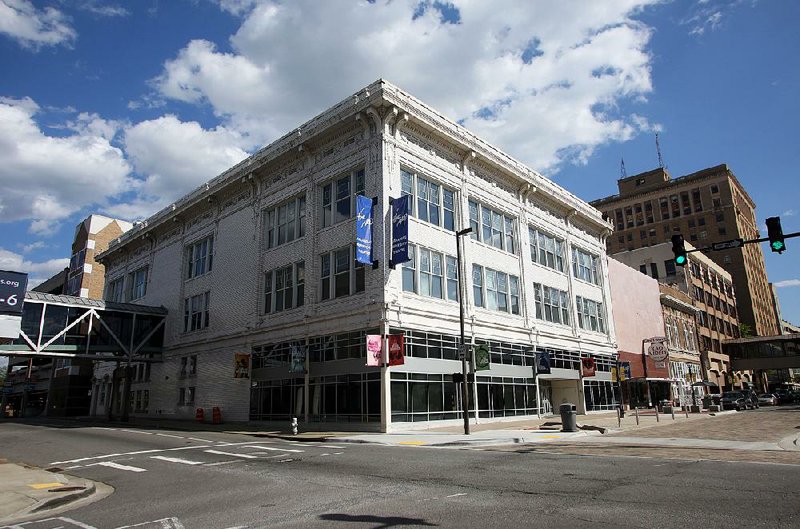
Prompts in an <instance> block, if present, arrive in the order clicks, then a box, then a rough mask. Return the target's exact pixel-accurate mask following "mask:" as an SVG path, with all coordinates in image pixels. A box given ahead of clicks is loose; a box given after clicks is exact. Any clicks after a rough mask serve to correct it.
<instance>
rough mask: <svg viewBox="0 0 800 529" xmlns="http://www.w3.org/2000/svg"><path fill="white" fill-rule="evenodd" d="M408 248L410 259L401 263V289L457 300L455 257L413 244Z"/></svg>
mask: <svg viewBox="0 0 800 529" xmlns="http://www.w3.org/2000/svg"><path fill="white" fill-rule="evenodd" d="M408 250H409V256H410V257H411V260H410V261H407V262H405V263H403V290H404V291H406V292H414V293H416V294H421V295H423V296H430V297H432V298H439V299H449V300H450V301H458V267H457V265H456V258H455V257H452V256H450V255H446V254H441V253H438V252H434V251H431V250H428V249H427V248H422V247H417V246H414V245H410V246H409V248H408Z"/></svg>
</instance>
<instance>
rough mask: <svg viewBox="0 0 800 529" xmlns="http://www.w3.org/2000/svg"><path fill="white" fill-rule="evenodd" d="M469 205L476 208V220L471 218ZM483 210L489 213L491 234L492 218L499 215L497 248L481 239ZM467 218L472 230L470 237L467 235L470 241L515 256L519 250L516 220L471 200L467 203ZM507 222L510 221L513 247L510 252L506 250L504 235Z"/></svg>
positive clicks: (505, 237) (505, 235) (506, 244)
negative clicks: (498, 242)
mask: <svg viewBox="0 0 800 529" xmlns="http://www.w3.org/2000/svg"><path fill="white" fill-rule="evenodd" d="M470 204H475V205H476V206H477V217H478V218H477V219H473V218H472V217H471V212H470V209H469V206H470ZM484 209H485V210H488V211H489V218H490V221H491V222H492V226H491V229H492V231H493V232H494V221H493V219H494V216H493V215H499V216H500V246H499V247H498V246H495V245H494V244H492V242H491V241H490V242H486V241H485V240H484V237H483V226H484V224H483V210H484ZM467 216H468V217H469V222H470V227H471V228H472V233H470V235H469V236H470V239H472V240H475V241H478V242H480V243H482V244H485V245H487V246H491V247H492V248H496V249H498V250H501V251H503V252H507V253H510V254H512V255H517V251H518V250H519V236H518V235H517V233H516V231H517V219H516V218H515V217H512V216H509V215H506V214H505V213H503V212H502V211H500V210H497V209H494V208H491V207H489V206H486V205H484V204H483V203H482V202H479V201H478V200H472V199H469V200H468V201H467ZM507 221H511V238H512V241H513V245H514V248H513V249H511V250H509V249H508V248H507V247H508V241H507V234H506V222H507Z"/></svg>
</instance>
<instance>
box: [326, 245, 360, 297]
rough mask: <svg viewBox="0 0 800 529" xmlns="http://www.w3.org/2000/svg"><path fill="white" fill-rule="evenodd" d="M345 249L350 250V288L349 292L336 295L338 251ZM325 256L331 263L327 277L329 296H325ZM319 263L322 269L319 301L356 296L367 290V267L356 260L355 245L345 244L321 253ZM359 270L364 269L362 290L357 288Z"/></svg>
mask: <svg viewBox="0 0 800 529" xmlns="http://www.w3.org/2000/svg"><path fill="white" fill-rule="evenodd" d="M344 249H347V250H348V251H349V256H348V277H349V290H348V293H347V294H341V295H339V296H337V295H336V253H337V252H340V251H342V250H344ZM325 256H327V257H328V260H329V264H330V266H329V268H328V272H329V275H328V276H327V278H328V279H329V284H328V296H327V297H324V296H323V290H324V288H323V286H322V285H323V283H324V279H325V277H324V276H323V275H322V271H323V267H322V260H323V258H324V257H325ZM319 263H320V269H319V274H320V275H319V289H320V295H319V301H320V303H323V302H326V301H332V300H335V299H339V298H344V297H348V296H354V295H356V294H361V293H363V292H364V291H365V290H366V267H365V266H364V264H363V263H359V262H358V261H356V259H355V246H354V245H350V246H343V247H341V248H335V249H333V250H331V251H330V252H326V253H324V254H320V255H319ZM359 270H362V273H363V274H364V289H362V290H356V288H357V284H358V280H357V275H358V273H359ZM340 273H344V272H340Z"/></svg>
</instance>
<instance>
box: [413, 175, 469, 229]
mask: <svg viewBox="0 0 800 529" xmlns="http://www.w3.org/2000/svg"><path fill="white" fill-rule="evenodd" d="M434 188H435V191H434ZM423 190H424V193H425V195H424V197H423ZM433 192H435V194H436V197H435V201H434V200H430V198H431V196H432V194H433ZM405 195H409V196H410V197H411V198H410V199H409V201H408V203H409V214H411V216H413V217H415V218H417V219H419V220H421V221H423V222H426V223H428V224H431V225H433V226H437V227H439V228H443V229H445V230H448V231H452V232H455V231H456V218H457V214H456V211H457V207H458V200H457V192H456V191H455V190H454V189H450V188H449V187H447V186H445V185H442V184H440V183H438V182H435V181H433V180H431V179H430V178H429V177H428V176H427V175H422V174H420V173H419V172H417V171H410V170H408V169H406V168H401V169H400V196H405ZM448 198H449V199H450V204H451V206H452V207H450V208H448V207H447V199H448ZM423 202H425V206H426V207H425V214H424V215H423V214H422V208H421V206H422V203H423ZM434 207H435V215H432V211H434V209H433V208H434ZM433 216H435V217H436V220H435V221H433V220H431V219H432V217H433Z"/></svg>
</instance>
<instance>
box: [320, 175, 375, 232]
mask: <svg viewBox="0 0 800 529" xmlns="http://www.w3.org/2000/svg"><path fill="white" fill-rule="evenodd" d="M364 174H365V173H364V169H356V170H354V171H351V172H350V173H349V174H347V175H345V176H342V177H339V178H337V179H336V180H334V181H332V182H329V183H328V184H325V185H324V186H322V227H323V228H327V227H328V226H333V225H334V224H338V223H340V222H342V221H345V220H347V219H349V218H350V217H352V216H353V212H354V211H355V209H356V208H355V201H356V195H363V194H364Z"/></svg>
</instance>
